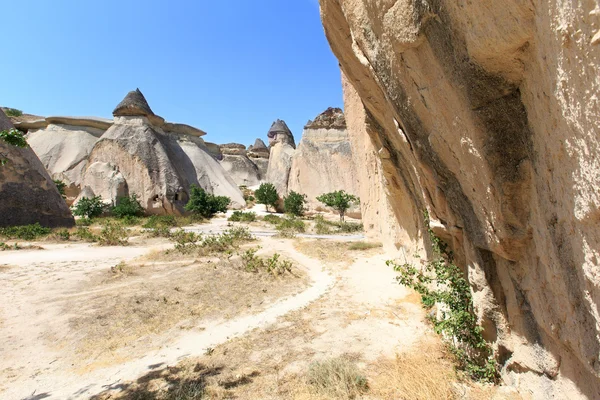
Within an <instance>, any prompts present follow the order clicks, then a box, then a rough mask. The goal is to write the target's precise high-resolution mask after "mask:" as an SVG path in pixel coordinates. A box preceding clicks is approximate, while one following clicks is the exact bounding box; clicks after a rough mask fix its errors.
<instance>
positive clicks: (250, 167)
mask: <svg viewBox="0 0 600 400" xmlns="http://www.w3.org/2000/svg"><path fill="white" fill-rule="evenodd" d="M220 148H221V153H222V154H223V156H222V158H221V160H220V163H221V166H222V167H223V169H225V171H226V172H227V173H228V174H229V175H230V176H231V178H232V179H233V181H234V182H235V183H236V184H237V185H238V186H255V185H257V184H259V183H260V171H259V170H258V167H257V166H256V164H254V162H252V160H250V158H248V155H247V154H246V146H244V145H243V144H238V143H229V144H223V145H221V146H220Z"/></svg>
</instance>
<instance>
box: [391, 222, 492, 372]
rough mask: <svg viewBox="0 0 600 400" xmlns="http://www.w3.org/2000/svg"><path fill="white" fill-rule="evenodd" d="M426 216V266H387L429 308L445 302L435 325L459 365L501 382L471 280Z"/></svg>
mask: <svg viewBox="0 0 600 400" xmlns="http://www.w3.org/2000/svg"><path fill="white" fill-rule="evenodd" d="M424 217H425V218H424V219H425V226H426V229H427V230H428V232H429V236H430V239H431V244H432V249H433V253H434V257H433V259H432V260H431V261H429V262H427V263H426V264H425V266H424V267H423V268H422V269H419V268H416V267H414V266H413V265H412V264H409V263H405V264H397V263H395V262H394V261H392V260H390V261H387V265H388V266H391V267H393V268H394V270H395V271H397V272H399V273H400V275H399V276H398V277H397V278H396V279H397V280H398V282H399V283H400V284H402V285H404V286H408V287H410V288H412V289H414V290H415V291H416V292H418V293H419V294H420V295H421V299H422V302H423V305H424V306H425V307H427V308H431V307H433V306H434V305H435V304H440V305H441V307H440V314H441V317H440V318H439V319H438V318H435V317H434V318H433V320H432V322H433V326H434V329H435V331H436V332H437V333H438V334H444V335H445V336H447V337H449V338H451V340H452V343H451V350H452V352H453V353H454V354H455V355H456V360H457V361H458V363H459V367H460V368H461V369H463V370H465V371H466V372H467V373H468V374H469V375H470V376H471V377H472V378H473V379H476V380H482V381H488V382H497V380H498V366H497V363H496V360H495V358H494V354H493V350H492V348H491V346H490V345H489V344H488V343H487V342H486V341H485V340H484V338H483V334H482V332H483V328H482V327H481V326H479V324H478V321H477V317H476V315H475V313H474V309H473V298H472V295H471V287H470V285H469V281H468V280H467V278H466V277H465V274H464V273H463V271H462V270H461V269H460V268H459V267H457V266H456V265H455V264H454V257H453V254H452V252H451V251H450V250H449V249H448V245H447V244H446V243H445V242H443V241H442V240H441V239H439V238H438V237H437V236H436V235H435V234H434V232H433V231H432V230H431V228H430V225H429V215H428V213H427V212H425V213H424Z"/></svg>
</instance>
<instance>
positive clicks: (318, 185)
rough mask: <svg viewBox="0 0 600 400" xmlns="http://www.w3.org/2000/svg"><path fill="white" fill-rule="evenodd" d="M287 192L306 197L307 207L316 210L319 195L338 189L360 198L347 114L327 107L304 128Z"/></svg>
mask: <svg viewBox="0 0 600 400" xmlns="http://www.w3.org/2000/svg"><path fill="white" fill-rule="evenodd" d="M288 190H289V191H292V190H293V191H295V192H298V193H302V194H305V195H306V196H307V203H308V204H307V205H308V206H309V207H316V206H317V205H319V204H320V203H319V202H318V201H317V200H316V197H317V196H320V195H321V194H323V193H329V192H332V191H335V190H345V191H346V192H348V193H351V194H354V195H359V183H358V179H357V174H356V170H355V164H354V159H353V156H352V148H351V146H350V139H349V137H348V131H347V129H346V120H345V118H344V112H343V111H342V110H341V109H339V108H328V109H327V110H326V111H325V112H323V113H321V114H320V115H319V116H317V118H315V120H314V121H309V122H308V124H307V125H306V126H305V127H304V132H303V133H302V139H301V140H300V143H299V144H298V148H297V149H296V151H295V152H294V155H293V157H292V164H291V169H290V176H289V181H288Z"/></svg>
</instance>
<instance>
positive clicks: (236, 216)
mask: <svg viewBox="0 0 600 400" xmlns="http://www.w3.org/2000/svg"><path fill="white" fill-rule="evenodd" d="M228 221H233V222H254V221H256V213H253V212H243V211H234V212H233V214H232V215H231V217H229V219H228Z"/></svg>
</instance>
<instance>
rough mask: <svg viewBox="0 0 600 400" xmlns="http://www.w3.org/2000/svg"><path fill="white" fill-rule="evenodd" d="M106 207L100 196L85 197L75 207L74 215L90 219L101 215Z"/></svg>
mask: <svg viewBox="0 0 600 400" xmlns="http://www.w3.org/2000/svg"><path fill="white" fill-rule="evenodd" d="M104 209H105V206H104V203H103V202H102V198H101V197H100V196H94V197H91V198H88V197H83V198H81V199H79V201H78V202H77V204H75V206H74V207H73V215H76V216H78V217H83V218H88V219H89V218H94V217H99V216H100V215H101V214H102V213H103V212H104Z"/></svg>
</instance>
